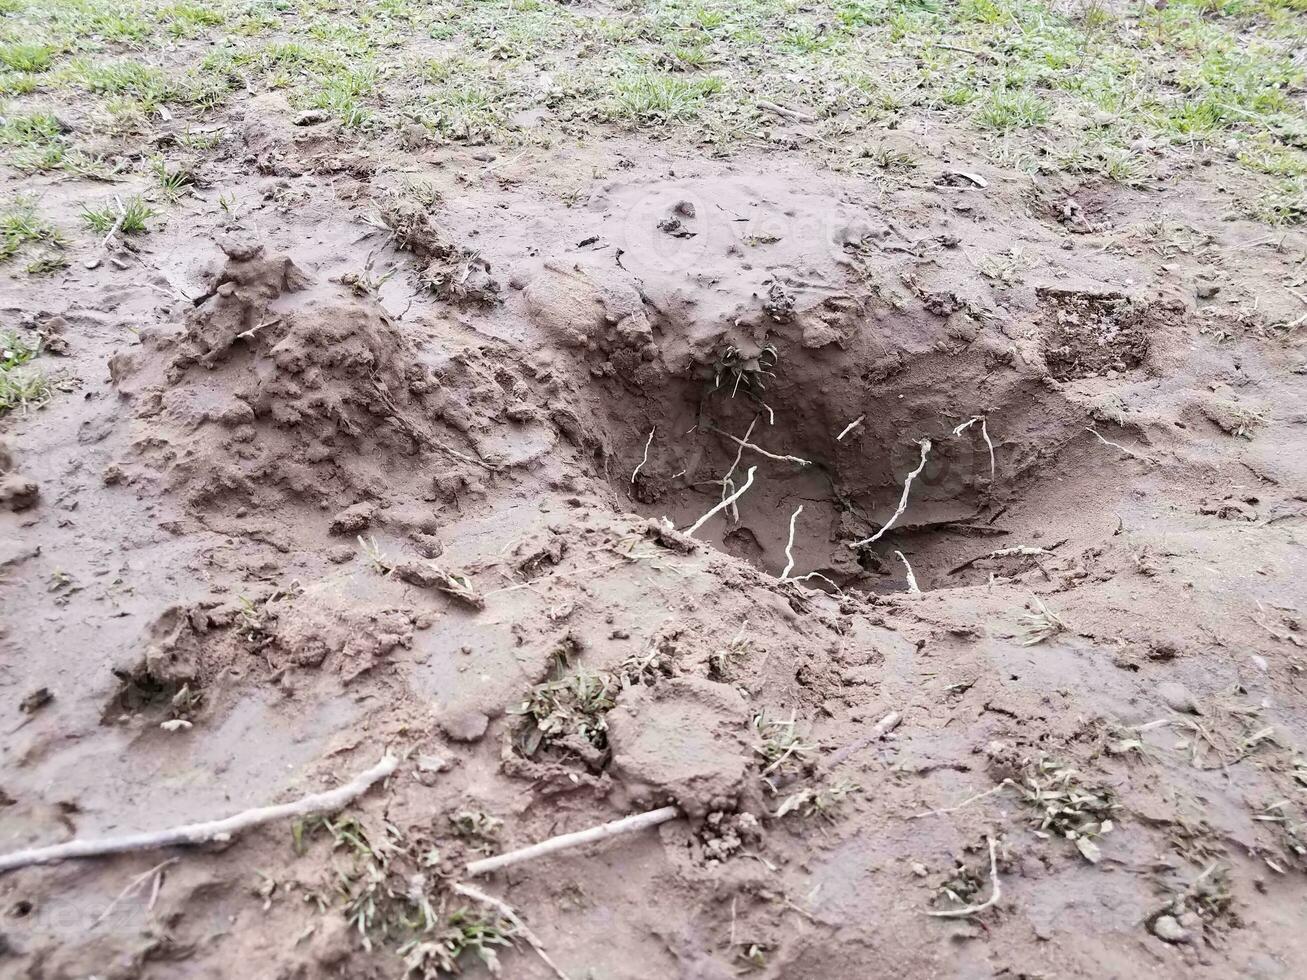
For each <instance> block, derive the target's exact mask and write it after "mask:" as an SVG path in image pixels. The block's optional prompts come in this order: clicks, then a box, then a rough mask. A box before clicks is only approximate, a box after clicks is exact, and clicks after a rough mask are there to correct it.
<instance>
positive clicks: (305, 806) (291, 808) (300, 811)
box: [0, 755, 399, 874]
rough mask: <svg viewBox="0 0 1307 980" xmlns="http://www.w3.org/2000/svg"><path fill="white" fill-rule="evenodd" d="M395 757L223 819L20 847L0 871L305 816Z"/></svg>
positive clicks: (340, 801) (342, 796)
mask: <svg viewBox="0 0 1307 980" xmlns="http://www.w3.org/2000/svg"><path fill="white" fill-rule="evenodd" d="M398 765H399V759H397V758H396V757H395V756H393V755H386V756H383V757H382V759H381V761H380V762H378V763H377V764H376V765H375V766H373V767H372V768H371V769H369V770H367V772H363V773H360V774H359V775H357V776H355V777H354V779H353V780H352V781H350V782H348V783H346V784H345V785H344V786H338V787H336V788H335V789H332V790H327V791H326V792H325V793H314V794H312V795H311V796H305V797H302V798H301V799H298V800H295V801H294V802H292V803H278V804H275V805H273V806H265V807H255V808H254V809H252V810H244V811H242V812H240V813H237V814H235V815H234V816H230V817H226V818H224V819H222V820H209V821H206V822H204V823H192V824H185V825H183V826H181V827H172V828H170V829H168V830H156V831H150V832H147V833H141V834H125V835H124V836H122V837H103V838H100V839H98V840H70V841H68V842H66V843H63V844H54V845H52V846H50V847H33V848H29V849H27V850H25V851H14V852H13V853H11V854H6V855H4V856H0V874H3V873H4V872H6V871H13V870H15V869H17V868H26V867H28V866H29V865H33V864H54V863H55V862H57V861H67V860H69V859H71V858H88V857H102V856H104V855H107V854H126V853H129V852H134V851H152V850H156V849H157V848H160V847H172V846H174V845H178V844H205V843H208V842H210V841H229V840H231V839H232V837H234V836H235V835H236V834H238V833H240V832H241V831H242V830H248V829H249V828H251V827H257V826H259V825H261V824H265V823H271V822H272V821H274V820H282V819H284V818H286V817H306V816H310V815H311V814H314V813H322V812H325V811H332V810H339V809H340V808H341V807H343V806H344V805H345V804H346V803H349V802H351V801H352V800H354V799H357V798H358V797H360V796H362V795H363V794H364V793H366V792H367V791H368V788H369V787H371V786H372V784H373V783H375V782H377V781H378V780H380V779H385V778H386V777H387V776H389V775H390V774H391V773H392V772H394V771H395V767H396V766H398Z"/></svg>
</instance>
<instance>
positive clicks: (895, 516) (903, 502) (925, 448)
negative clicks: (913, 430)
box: [849, 439, 930, 550]
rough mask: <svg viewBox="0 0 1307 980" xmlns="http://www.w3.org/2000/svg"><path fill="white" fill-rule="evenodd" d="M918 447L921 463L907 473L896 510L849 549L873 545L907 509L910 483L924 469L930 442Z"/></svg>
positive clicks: (853, 542) (850, 544)
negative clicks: (879, 527)
mask: <svg viewBox="0 0 1307 980" xmlns="http://www.w3.org/2000/svg"><path fill="white" fill-rule="evenodd" d="M918 445H920V446H921V462H920V463H918V464H917V468H916V469H915V470H913V471H912V472H911V473H909V474H908V477H907V479H906V480H904V481H903V496H902V497H901V498H899V506H898V509H897V510H895V511H894V513H893V514H891V515H890V519H889V520H888V521H886V522H885V523H884V524H883V525H881V529H880V530H879V531H877V532H876V533H875V534H873V535H872V536H871V537H869V538H863V539H862V540H861V541H852V542H850V543H849V547H850V548H853V549H855V550H856V549H857V548H861V547H863V546H864V545H869V544H874V543H875V542H876V541H879V540H880V537H881V535H882V534H884V533H885V532H886V531H888V530H889V529H890V528H891V527H892V526H893V525H894V522H895V521H897V520H898V519H899V518H900V517H902V516H903V512H904V511H905V510H907V509H908V493H909V492H910V491H911V490H912V481H913V480H915V479H916V478H917V477H919V476H920V475H921V471H922V470H924V469H925V468H926V455H927V454H928V453H929V452H930V440H929V439H922V440H921V442H920V443H918Z"/></svg>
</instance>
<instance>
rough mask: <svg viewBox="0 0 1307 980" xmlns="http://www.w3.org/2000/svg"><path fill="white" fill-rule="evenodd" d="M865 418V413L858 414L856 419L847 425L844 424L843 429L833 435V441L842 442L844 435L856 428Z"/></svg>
mask: <svg viewBox="0 0 1307 980" xmlns="http://www.w3.org/2000/svg"><path fill="white" fill-rule="evenodd" d="M866 418H867V416H865V415H859V416H858V417H857V418H856V419H854V420H853V421H852V422H850V423H849V424H848V425H846V426H845V427H844V428H843V429H841V430H840V434H839V435H837V436H836V437H835V441H836V442H843V441H844V437H845V436H847V435H848V434H849V433H850V432H852V431H853V430H854V429H856V428H857V427H858V426H860V425H861V424H862V423H863V421H864V420H865V419H866Z"/></svg>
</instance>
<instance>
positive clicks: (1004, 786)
mask: <svg viewBox="0 0 1307 980" xmlns="http://www.w3.org/2000/svg"><path fill="white" fill-rule="evenodd" d="M1009 786H1013V787H1015V786H1016V783H1015V782H1013V781H1012V780H1011V779H1005V780H1003V781H1002V782H1001V783H999V784H998V785H997V786H994V787H992V788H990V789H987V790H985V791H984V792H983V793H977V794H976V795H975V796H968V797H967V798H966V799H965V800H963V801H962V802H961V803H959V804H957V805H956V806H946V807H941V808H940V809H938V810H927V811H926V812H925V813H914V814H912V815H911V816H909V817H908V819H909V820H920V819H922V818H923V817H937V816H940V815H941V814H944V813H956V812H957V811H958V810H961V809H962V808H963V807H966V806H970V805H971V804H972V803H975V802H976V801H977V800H983V799H985V797H987V796H993V795H994V794H995V793H1001V792H1002V791H1003V790H1005V789H1007V788H1008V787H1009Z"/></svg>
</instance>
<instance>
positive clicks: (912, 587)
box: [894, 551, 921, 595]
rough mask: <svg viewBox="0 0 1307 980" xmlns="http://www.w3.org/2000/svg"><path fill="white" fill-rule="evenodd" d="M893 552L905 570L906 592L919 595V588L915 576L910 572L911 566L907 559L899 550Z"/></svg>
mask: <svg viewBox="0 0 1307 980" xmlns="http://www.w3.org/2000/svg"><path fill="white" fill-rule="evenodd" d="M894 554H895V555H897V556H898V559H899V561H901V562H903V567H904V569H905V570H906V571H907V576H908V594H909V595H921V589H919V588H918V587H917V576H915V575H913V574H912V566H911V565H909V564H908V559H907V558H906V557H904V555H903V552H901V551H895V552H894Z"/></svg>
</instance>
